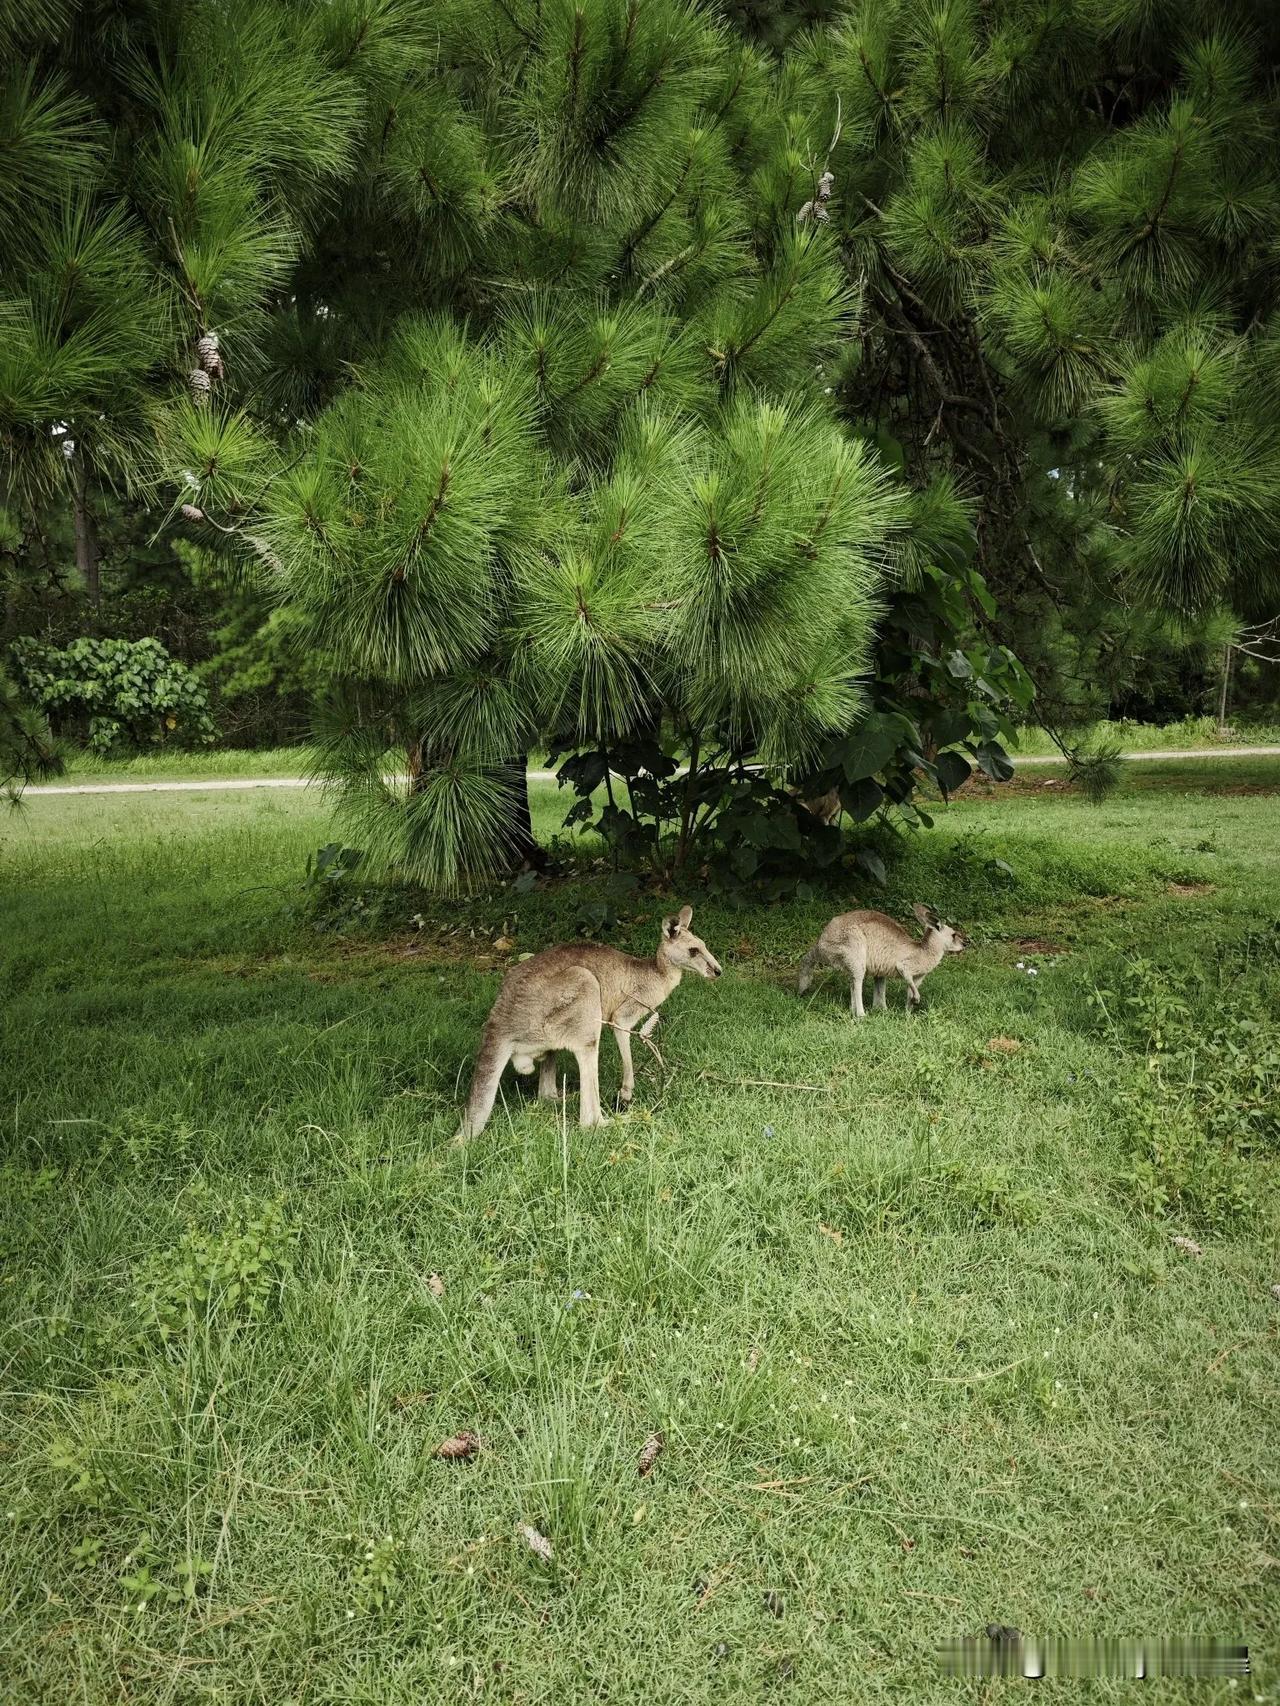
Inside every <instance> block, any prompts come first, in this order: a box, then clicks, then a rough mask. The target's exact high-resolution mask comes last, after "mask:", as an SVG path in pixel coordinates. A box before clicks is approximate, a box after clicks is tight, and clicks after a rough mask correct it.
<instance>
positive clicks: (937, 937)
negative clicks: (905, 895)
mask: <svg viewBox="0 0 1280 1706" xmlns="http://www.w3.org/2000/svg"><path fill="white" fill-rule="evenodd" d="M911 910H912V912H914V913H915V915H916V917H917V918H918V919H919V920H920V922H921V924H923V925H924V942H925V943H927V944H928V945H929V946H930V947H936V948H939V949H940V950H941V951H942V952H943V953H944V954H962V953H963V952H964V937H963V936H962V935H961V934H960V932H959V931H958V930H957V929H956V928H955V926H954V925H952V924H944V923H943V922H942V920H941V919H940V918H939V917H938V915H937V913H936V912H934V911H933V910H932V909H931V908H930V907H927V906H913V907H912V908H911Z"/></svg>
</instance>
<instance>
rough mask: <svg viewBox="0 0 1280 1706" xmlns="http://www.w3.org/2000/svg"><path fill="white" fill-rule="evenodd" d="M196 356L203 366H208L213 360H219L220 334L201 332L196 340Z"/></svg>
mask: <svg viewBox="0 0 1280 1706" xmlns="http://www.w3.org/2000/svg"><path fill="white" fill-rule="evenodd" d="M196 356H197V358H198V360H199V362H200V365H201V367H208V365H209V363H210V362H211V361H217V360H218V359H219V358H218V334H217V333H216V332H203V333H201V335H200V337H199V338H198V339H197V340H196Z"/></svg>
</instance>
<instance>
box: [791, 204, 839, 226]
mask: <svg viewBox="0 0 1280 1706" xmlns="http://www.w3.org/2000/svg"><path fill="white" fill-rule="evenodd" d="M830 217H831V215H830V214H829V213H828V212H827V210H826V208H825V207H824V206H823V205H822V203H821V202H820V201H807V202H805V204H804V206H803V207H802V208H801V209H800V211H799V213H797V214H796V224H797V225H806V224H808V222H809V220H811V219H812V220H814V221H815V222H816V223H817V224H819V225H825V224H826V222H827V221H828V220H829V219H830Z"/></svg>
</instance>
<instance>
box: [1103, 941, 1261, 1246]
mask: <svg viewBox="0 0 1280 1706" xmlns="http://www.w3.org/2000/svg"><path fill="white" fill-rule="evenodd" d="M1184 987H1185V979H1184ZM1194 996H1195V991H1194V990H1191V991H1189V992H1188V993H1187V994H1183V993H1176V992H1175V991H1174V989H1173V988H1172V986H1171V982H1170V977H1169V974H1167V973H1166V972H1164V971H1163V970H1162V969H1161V968H1160V967H1159V966H1157V965H1155V964H1153V963H1152V962H1151V961H1149V960H1146V959H1142V958H1138V959H1134V960H1132V961H1130V963H1129V964H1128V965H1127V966H1126V968H1125V970H1124V972H1123V974H1122V976H1121V977H1120V978H1119V979H1117V980H1116V985H1115V987H1114V988H1111V989H1095V990H1094V992H1093V994H1092V995H1091V996H1090V998H1089V1000H1090V1004H1091V1006H1092V1007H1093V1008H1094V1009H1095V1011H1096V1012H1097V1013H1098V1015H1099V1017H1100V1019H1101V1023H1102V1026H1103V1029H1104V1030H1105V1031H1106V1033H1107V1035H1108V1036H1109V1037H1110V1038H1111V1040H1112V1041H1113V1042H1115V1043H1117V1044H1118V1045H1120V1046H1123V1047H1128V1048H1132V1047H1133V1046H1134V1045H1137V1046H1138V1047H1139V1048H1141V1049H1142V1051H1143V1053H1144V1054H1145V1057H1146V1065H1147V1076H1146V1079H1145V1081H1144V1082H1143V1083H1142V1085H1140V1086H1139V1087H1138V1088H1136V1089H1132V1088H1131V1089H1126V1090H1123V1091H1122V1092H1121V1093H1120V1094H1119V1096H1118V1097H1117V1099H1116V1107H1115V1115H1116V1124H1117V1128H1118V1130H1119V1131H1120V1132H1121V1133H1122V1135H1123V1138H1124V1140H1125V1147H1126V1149H1127V1151H1128V1160H1127V1162H1126V1165H1125V1167H1124V1168H1123V1169H1122V1170H1121V1173H1120V1176H1119V1183H1120V1185H1121V1186H1122V1188H1123V1190H1124V1192H1125V1194H1126V1195H1131V1196H1134V1197H1136V1199H1137V1200H1138V1201H1139V1202H1140V1203H1141V1204H1142V1206H1143V1207H1144V1208H1146V1209H1147V1210H1148V1211H1150V1212H1153V1213H1167V1212H1176V1213H1179V1214H1183V1215H1187V1216H1190V1217H1191V1218H1193V1219H1195V1220H1198V1221H1200V1222H1202V1223H1203V1224H1205V1225H1208V1226H1218V1227H1221V1226H1226V1225H1229V1224H1230V1223H1231V1222H1232V1221H1234V1220H1237V1219H1241V1218H1244V1217H1245V1216H1247V1215H1249V1214H1250V1213H1252V1211H1253V1208H1254V1197H1253V1188H1252V1184H1251V1181H1250V1178H1249V1175H1248V1170H1247V1165H1246V1163H1247V1158H1248V1157H1249V1156H1250V1155H1252V1154H1256V1153H1258V1152H1259V1151H1260V1150H1264V1149H1271V1150H1274V1149H1276V1147H1277V1146H1278V1145H1280V1028H1278V1027H1277V1026H1276V1025H1275V1024H1274V1023H1273V1022H1270V1021H1268V1020H1265V1019H1258V1018H1257V1017H1255V1016H1254V1014H1253V1013H1252V1012H1245V1011H1234V1010H1231V1009H1226V1010H1223V1011H1219V1012H1218V1013H1217V1014H1216V1017H1215V1020H1214V1022H1213V1023H1212V1024H1211V1025H1210V1024H1206V1023H1204V1022H1203V1021H1202V1019H1201V1017H1200V1015H1199V1014H1198V1013H1197V1011H1196V1008H1195V1005H1194Z"/></svg>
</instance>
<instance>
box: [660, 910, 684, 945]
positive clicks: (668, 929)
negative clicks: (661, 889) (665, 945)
mask: <svg viewBox="0 0 1280 1706" xmlns="http://www.w3.org/2000/svg"><path fill="white" fill-rule="evenodd" d="M662 934H663V935H664V936H665V937H666V938H667V940H668V941H670V940H672V939H673V938H674V937H676V936H678V935H679V934H680V920H679V919H678V918H677V917H676V915H675V913H674V912H673V913H670V914H669V915H668V916H667V917H666V918H664V919H663V920H662Z"/></svg>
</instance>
